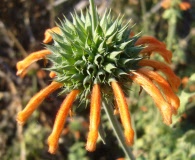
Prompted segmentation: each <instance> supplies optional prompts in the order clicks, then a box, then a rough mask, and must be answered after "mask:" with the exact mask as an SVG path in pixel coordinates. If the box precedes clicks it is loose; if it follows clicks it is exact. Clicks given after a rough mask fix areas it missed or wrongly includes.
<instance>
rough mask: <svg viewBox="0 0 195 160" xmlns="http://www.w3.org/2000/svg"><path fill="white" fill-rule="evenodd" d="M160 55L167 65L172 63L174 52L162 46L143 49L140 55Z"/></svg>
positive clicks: (151, 45)
mask: <svg viewBox="0 0 195 160" xmlns="http://www.w3.org/2000/svg"><path fill="white" fill-rule="evenodd" d="M153 52H156V53H159V54H160V55H161V56H162V57H163V58H164V60H165V61H166V62H167V63H171V58H172V52H171V51H169V50H167V49H166V48H165V47H163V46H161V45H153V44H150V45H148V46H147V47H146V48H144V49H142V50H141V52H140V53H153Z"/></svg>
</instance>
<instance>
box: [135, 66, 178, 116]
mask: <svg viewBox="0 0 195 160" xmlns="http://www.w3.org/2000/svg"><path fill="white" fill-rule="evenodd" d="M137 71H138V72H139V73H142V74H144V75H145V76H147V77H149V78H150V79H152V80H154V81H155V82H156V83H157V84H158V85H159V87H160V88H161V89H162V91H163V93H164V96H165V97H166V99H167V101H168V103H170V104H171V106H172V109H173V113H174V114H176V113H177V110H178V108H179V105H180V100H179V98H178V97H177V95H176V94H175V93H174V92H173V91H172V89H171V86H170V85H169V83H168V82H167V81H166V80H165V79H164V78H163V77H162V76H161V75H160V74H158V73H156V72H154V71H151V70H149V69H146V68H141V69H138V70H137Z"/></svg>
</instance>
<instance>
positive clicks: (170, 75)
mask: <svg viewBox="0 0 195 160" xmlns="http://www.w3.org/2000/svg"><path fill="white" fill-rule="evenodd" d="M139 66H150V67H152V68H154V69H156V70H160V71H161V72H162V73H163V74H165V76H166V77H167V81H168V82H169V84H170V85H171V87H172V89H173V91H174V92H176V91H177V90H178V87H179V86H180V83H181V80H180V78H179V77H177V76H176V75H175V73H174V72H173V71H172V70H171V68H170V67H169V66H168V65H166V64H165V63H163V62H158V61H155V60H150V59H143V60H141V61H140V62H139Z"/></svg>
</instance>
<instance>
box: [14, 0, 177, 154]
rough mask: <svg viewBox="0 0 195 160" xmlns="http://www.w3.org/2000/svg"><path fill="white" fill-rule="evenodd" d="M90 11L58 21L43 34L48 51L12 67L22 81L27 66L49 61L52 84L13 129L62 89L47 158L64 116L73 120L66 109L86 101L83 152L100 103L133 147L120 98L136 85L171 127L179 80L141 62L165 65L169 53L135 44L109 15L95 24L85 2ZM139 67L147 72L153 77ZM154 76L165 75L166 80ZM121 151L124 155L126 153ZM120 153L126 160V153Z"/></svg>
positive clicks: (158, 45) (145, 41) (91, 143)
mask: <svg viewBox="0 0 195 160" xmlns="http://www.w3.org/2000/svg"><path fill="white" fill-rule="evenodd" d="M90 5H91V9H90V10H87V11H86V12H87V13H86V16H85V15H83V13H81V17H79V16H78V15H77V14H76V13H75V15H73V16H72V22H70V21H69V20H68V19H66V18H65V19H64V20H62V21H60V22H61V24H59V27H54V28H52V29H48V30H46V32H45V38H44V40H43V42H44V43H49V42H51V41H53V43H52V44H49V45H46V47H47V48H48V50H41V51H38V52H34V53H32V54H30V55H29V56H27V57H26V58H25V59H24V60H22V61H20V62H18V63H17V75H22V76H23V75H24V73H25V72H26V69H27V67H29V65H31V64H32V63H33V62H36V61H38V60H40V59H47V60H49V61H51V67H49V68H47V70H49V71H50V78H55V81H53V82H52V83H51V84H50V85H49V86H47V87H46V88H44V89H43V90H41V91H39V92H38V93H37V94H36V95H34V96H33V97H32V98H31V99H30V101H29V102H28V104H27V106H26V107H25V108H24V110H23V111H21V112H19V113H18V116H17V121H18V123H19V124H24V123H25V121H26V120H27V118H28V117H29V116H30V115H31V114H32V113H33V111H34V110H35V109H36V108H37V107H38V106H39V105H40V103H41V102H42V101H43V100H44V99H45V98H46V97H47V96H48V95H49V94H51V93H52V92H54V91H55V90H57V89H58V88H61V89H62V93H66V94H68V95H67V96H66V98H65V100H64V101H63V103H62V104H61V106H60V109H59V111H58V113H57V115H56V119H55V122H54V126H53V131H52V133H51V135H50V136H49V137H48V145H49V150H48V151H49V152H50V153H51V154H54V153H55V152H56V151H57V148H58V140H59V137H60V134H61V132H62V130H63V127H64V124H65V120H66V117H67V116H68V113H69V114H70V116H72V115H73V114H72V109H71V108H72V107H71V106H72V104H73V102H74V101H75V99H76V98H77V97H78V98H79V100H80V101H81V102H86V104H88V103H87V102H88V100H90V115H89V121H90V122H89V133H88V137H87V143H86V150H88V151H94V150H95V149H96V142H97V139H98V129H99V124H100V113H101V102H102V101H104V100H105V101H107V102H108V101H110V102H115V103H116V109H115V111H114V113H115V114H116V113H117V112H119V115H120V119H121V123H122V126H123V128H124V137H125V141H126V144H127V145H133V141H134V130H133V127H132V125H131V116H130V112H129V109H128V104H127V101H126V99H125V95H124V93H128V89H127V86H128V85H129V84H131V83H132V82H135V83H138V84H139V85H140V86H141V87H142V88H143V89H144V90H145V91H146V92H147V93H148V94H149V95H150V96H151V97H152V98H153V100H154V102H155V103H156V105H157V107H158V109H159V110H160V112H161V114H162V117H163V120H164V123H165V124H167V125H170V124H171V121H172V114H175V113H176V111H177V109H178V107H179V99H178V97H177V96H176V95H175V93H174V92H173V91H177V89H178V87H179V85H180V79H179V78H178V77H177V76H176V75H175V74H174V73H173V71H172V70H171V68H170V67H169V66H168V65H166V64H165V63H162V62H158V61H155V60H148V59H146V56H144V54H151V53H153V52H157V53H159V54H160V55H161V56H162V57H163V58H164V60H165V61H166V62H167V63H170V62H171V58H172V53H171V52H170V51H169V50H167V49H166V46H165V44H164V43H162V42H160V41H158V40H157V39H156V38H153V37H150V36H143V37H141V38H139V37H138V35H136V34H135V35H134V34H133V32H132V31H131V27H128V25H129V24H126V25H124V24H123V22H122V17H119V18H117V20H116V21H114V19H113V18H112V17H111V14H110V12H108V11H106V12H105V14H104V16H103V17H102V18H101V17H100V16H98V15H96V13H97V10H96V7H93V6H94V0H90ZM52 35H53V36H52ZM129 36H130V37H129ZM145 67H152V69H155V71H151V70H149V69H146V68H145ZM144 68H145V69H144ZM156 71H161V72H162V73H163V74H165V76H166V79H167V80H166V79H165V78H163V77H162V76H161V75H160V74H158V73H157V72H156ZM129 77H130V78H129ZM100 86H101V89H100ZM90 95H91V98H89V97H90ZM102 95H103V96H102ZM112 97H114V98H112ZM105 104H106V103H105ZM111 104H112V103H111ZM103 108H104V109H105V111H106V114H107V116H108V117H109V120H110V122H111V123H113V124H112V126H113V128H114V130H115V131H116V134H117V138H118V139H120V141H121V144H122V145H125V143H124V140H123V137H122V136H121V133H120V132H121V131H120V129H119V127H116V126H117V125H116V124H117V123H118V122H117V121H115V120H114V121H113V119H114V117H113V116H115V115H114V113H113V114H112V113H111V112H112V109H111V108H110V106H106V105H103ZM73 116H74V115H73ZM123 149H124V150H127V147H123ZM125 152H126V153H127V154H129V152H128V151H125Z"/></svg>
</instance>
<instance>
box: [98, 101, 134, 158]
mask: <svg viewBox="0 0 195 160" xmlns="http://www.w3.org/2000/svg"><path fill="white" fill-rule="evenodd" d="M102 106H103V108H104V110H105V112H106V114H107V117H108V119H109V121H110V123H111V125H112V128H113V130H114V133H115V135H116V137H117V139H118V141H119V143H120V145H121V147H122V149H123V151H124V153H125V154H126V156H127V157H128V159H130V160H135V157H134V155H133V153H132V150H131V148H130V147H128V146H127V145H126V143H125V139H124V135H123V132H122V129H121V127H120V125H119V122H118V120H117V119H116V117H115V116H114V112H113V109H112V107H109V106H108V104H106V103H105V102H103V103H102Z"/></svg>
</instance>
